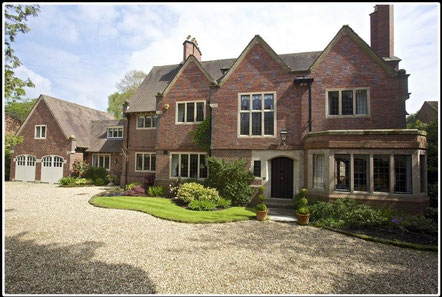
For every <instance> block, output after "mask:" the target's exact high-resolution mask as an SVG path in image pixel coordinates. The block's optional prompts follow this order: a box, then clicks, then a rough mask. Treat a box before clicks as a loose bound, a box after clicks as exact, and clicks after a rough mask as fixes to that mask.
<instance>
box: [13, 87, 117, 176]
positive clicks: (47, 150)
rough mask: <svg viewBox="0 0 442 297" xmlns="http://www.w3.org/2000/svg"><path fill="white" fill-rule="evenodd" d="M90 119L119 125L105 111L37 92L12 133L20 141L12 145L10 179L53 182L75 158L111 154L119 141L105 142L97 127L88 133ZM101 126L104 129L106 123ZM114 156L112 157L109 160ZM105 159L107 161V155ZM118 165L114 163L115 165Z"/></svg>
mask: <svg viewBox="0 0 442 297" xmlns="http://www.w3.org/2000/svg"><path fill="white" fill-rule="evenodd" d="M94 120H95V121H107V122H106V123H109V125H112V126H120V122H118V121H117V122H116V121H112V120H113V117H112V116H111V115H110V114H108V113H105V112H102V111H98V110H95V109H92V108H88V107H85V106H81V105H78V104H75V103H71V102H67V101H64V100H60V99H57V98H53V97H50V96H47V95H40V97H39V98H38V100H37V102H36V103H35V105H34V106H33V108H32V110H31V112H30V113H29V115H28V116H27V118H26V120H25V121H24V123H23V124H22V125H21V126H20V128H19V130H18V131H17V133H16V135H18V136H23V142H22V143H21V144H18V145H15V146H14V147H13V151H12V156H11V157H12V158H11V173H10V176H11V178H12V180H19V181H37V182H49V183H56V182H58V180H59V179H60V178H62V177H64V176H68V175H69V172H70V171H71V169H72V164H73V162H74V161H75V160H76V159H80V160H83V159H88V158H93V157H94V155H95V153H97V154H101V153H102V152H105V153H109V156H111V155H112V154H113V153H114V151H115V148H114V146H115V145H118V144H120V145H121V143H122V141H121V140H119V141H118V140H116V141H117V142H115V143H113V145H107V143H106V141H102V139H101V138H100V135H99V131H97V130H93V131H94V133H93V136H91V124H94V122H92V123H91V121H94ZM116 124H117V125H116ZM103 129H104V133H106V127H104V128H103ZM118 133H119V132H118V131H117V136H118ZM112 141H115V140H112ZM100 145H101V146H100ZM88 149H90V151H87V150H88ZM120 151H121V147H120ZM89 154H90V155H91V156H89ZM97 156H100V155H97ZM120 158H121V157H120ZM117 159H118V157H114V158H112V160H113V161H115V160H117ZM108 160H109V164H110V162H111V159H110V158H109V159H108ZM117 162H118V161H117ZM120 162H121V161H120ZM101 164H103V165H102V166H106V164H105V161H103V162H101V161H100V165H101ZM113 165H114V164H112V167H113ZM109 166H111V165H109ZM118 166H119V165H118V163H115V167H117V168H118ZM112 167H110V168H112Z"/></svg>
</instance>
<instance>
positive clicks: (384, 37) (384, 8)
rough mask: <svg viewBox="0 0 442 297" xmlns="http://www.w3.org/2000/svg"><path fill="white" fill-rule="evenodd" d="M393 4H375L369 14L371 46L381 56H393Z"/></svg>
mask: <svg viewBox="0 0 442 297" xmlns="http://www.w3.org/2000/svg"><path fill="white" fill-rule="evenodd" d="M393 23H394V16H393V5H376V6H375V7H374V12H372V13H371V14H370V35H371V48H372V49H373V51H374V52H375V53H377V54H378V55H379V56H381V57H382V58H392V57H393V56H394V27H393Z"/></svg>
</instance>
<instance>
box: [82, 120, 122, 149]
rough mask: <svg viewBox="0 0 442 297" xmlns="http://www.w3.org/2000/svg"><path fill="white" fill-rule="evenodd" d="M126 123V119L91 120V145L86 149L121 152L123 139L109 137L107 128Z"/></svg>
mask: <svg viewBox="0 0 442 297" xmlns="http://www.w3.org/2000/svg"><path fill="white" fill-rule="evenodd" d="M126 123H127V121H126V120H101V121H91V122H90V131H91V135H90V145H89V148H88V149H87V150H86V151H87V152H102V153H121V152H122V149H123V139H108V138H107V128H108V127H112V126H126ZM123 131H124V130H123Z"/></svg>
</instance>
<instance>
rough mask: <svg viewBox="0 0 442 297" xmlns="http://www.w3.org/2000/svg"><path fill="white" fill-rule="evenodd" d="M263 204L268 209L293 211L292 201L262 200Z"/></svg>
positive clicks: (278, 199) (281, 199)
mask: <svg viewBox="0 0 442 297" xmlns="http://www.w3.org/2000/svg"><path fill="white" fill-rule="evenodd" d="M264 203H265V204H266V205H267V207H269V208H285V209H294V206H293V199H284V198H267V199H266V200H264Z"/></svg>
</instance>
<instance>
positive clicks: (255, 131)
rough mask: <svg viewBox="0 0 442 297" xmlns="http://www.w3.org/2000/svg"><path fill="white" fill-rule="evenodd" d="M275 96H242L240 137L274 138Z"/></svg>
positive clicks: (254, 94)
mask: <svg viewBox="0 0 442 297" xmlns="http://www.w3.org/2000/svg"><path fill="white" fill-rule="evenodd" d="M274 134H275V94H274V93H260V94H256V93H253V94H240V96H239V135H240V136H274Z"/></svg>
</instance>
